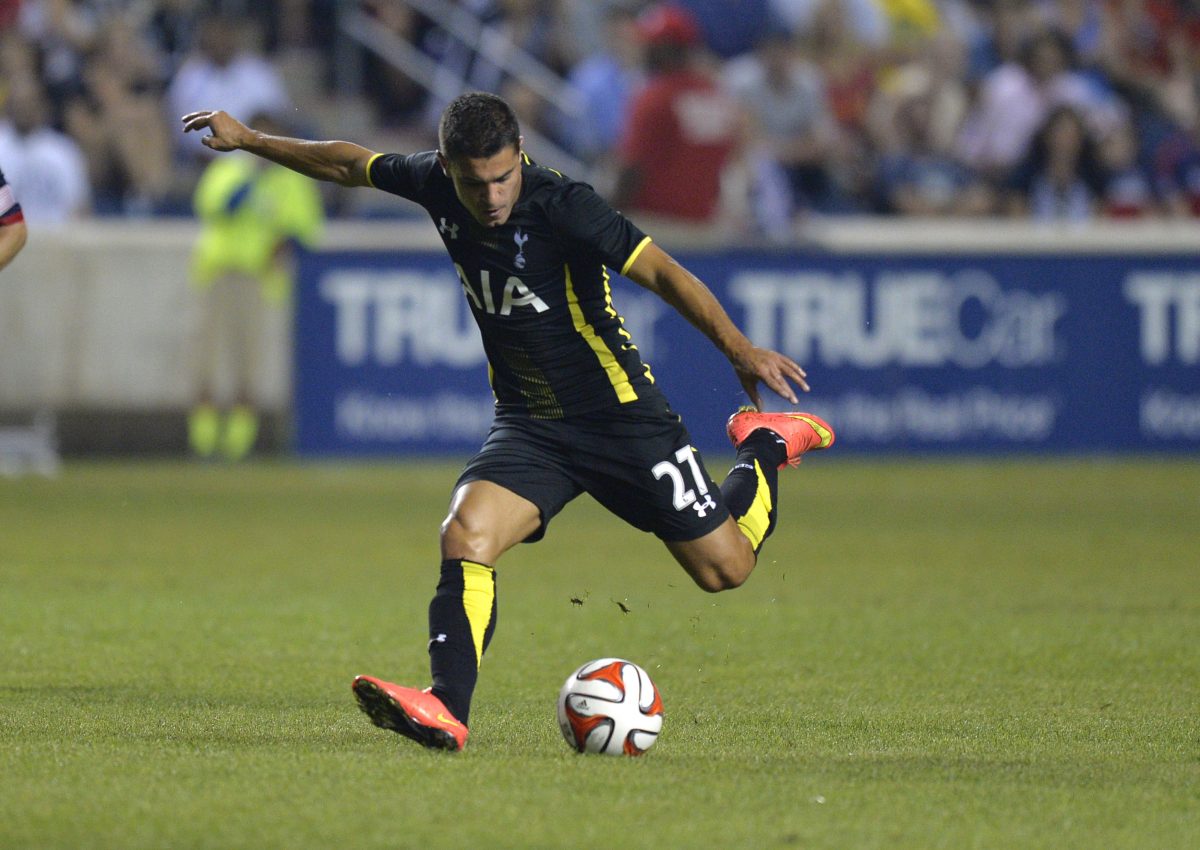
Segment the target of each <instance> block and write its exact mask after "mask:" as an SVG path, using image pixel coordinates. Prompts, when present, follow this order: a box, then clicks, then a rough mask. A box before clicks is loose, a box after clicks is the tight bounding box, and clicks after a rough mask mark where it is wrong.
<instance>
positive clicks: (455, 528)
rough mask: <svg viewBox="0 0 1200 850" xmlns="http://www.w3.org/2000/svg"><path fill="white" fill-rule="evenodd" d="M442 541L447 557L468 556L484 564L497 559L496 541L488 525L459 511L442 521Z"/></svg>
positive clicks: (443, 550)
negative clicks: (473, 519) (475, 520)
mask: <svg viewBox="0 0 1200 850" xmlns="http://www.w3.org/2000/svg"><path fill="white" fill-rule="evenodd" d="M441 543H442V552H443V553H445V554H446V556H447V557H453V558H467V559H469V560H472V561H477V562H479V563H484V564H490V563H492V561H493V560H494V559H495V552H494V550H495V546H496V541H495V540H494V536H493V535H492V534H491V533H490V532H489V530H488V529H487V527H486V525H485V524H484V523H480V522H473V521H472V520H471V518H470V517H469V516H463V515H461V514H459V513H451V514H450V515H449V516H447V517H446V519H445V520H444V521H443V522H442V533H441Z"/></svg>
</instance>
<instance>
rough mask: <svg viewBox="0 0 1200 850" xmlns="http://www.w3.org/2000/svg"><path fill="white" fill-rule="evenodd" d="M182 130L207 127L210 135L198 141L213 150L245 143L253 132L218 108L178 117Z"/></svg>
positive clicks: (231, 148) (232, 148)
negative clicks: (181, 122)
mask: <svg viewBox="0 0 1200 850" xmlns="http://www.w3.org/2000/svg"><path fill="white" fill-rule="evenodd" d="M180 120H181V121H183V132H185V133H190V132H191V131H193V130H204V129H208V130H209V132H210V134H211V135H208V136H203V137H201V139H200V143H201V144H203V145H205V146H206V147H210V148H212V149H213V150H215V151H233V150H237V149H238V148H241V147H243V146H244V145H245V143H246V141H247V140H248V139H249V138H250V136H251V134H252V133H253V132H254V131H253V130H251V129H250V128H249V127H247V126H246V125H245V124H243V123H242V122H241V121H238V120H237V119H236V118H234V117H233V116H232V115H230V114H229V113H228V112H223V111H222V110H220V109H217V110H213V111H209V110H205V111H203V112H189V113H188V114H187V115H185V116H183V118H181V119H180Z"/></svg>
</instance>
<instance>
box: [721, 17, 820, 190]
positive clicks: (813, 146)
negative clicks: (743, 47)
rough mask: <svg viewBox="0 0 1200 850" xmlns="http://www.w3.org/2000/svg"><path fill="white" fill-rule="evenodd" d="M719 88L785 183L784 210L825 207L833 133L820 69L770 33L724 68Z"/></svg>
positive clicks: (779, 33) (777, 32) (784, 37)
mask: <svg viewBox="0 0 1200 850" xmlns="http://www.w3.org/2000/svg"><path fill="white" fill-rule="evenodd" d="M725 85H726V87H727V89H728V91H729V92H730V94H732V95H733V96H734V97H735V98H736V99H737V100H738V102H739V103H740V104H741V105H742V107H743V109H744V110H745V113H746V117H747V120H748V122H749V125H750V135H751V137H752V138H753V139H754V142H755V146H756V147H757V148H759V150H760V151H761V152H762V154H763V155H765V156H766V157H768V158H769V160H770V162H771V163H773V164H774V165H775V166H777V168H778V173H779V174H780V175H781V176H782V178H783V180H784V181H785V186H784V187H782V189H783V192H784V193H785V196H786V199H787V204H788V207H789V208H790V209H791V210H796V209H803V210H808V209H816V210H818V211H824V210H827V209H829V207H830V199H831V193H832V181H831V178H830V175H829V171H828V162H829V158H830V154H831V152H832V151H833V150H834V147H835V145H836V143H837V138H838V132H837V126H836V123H835V122H834V120H833V115H832V114H831V113H830V110H829V104H828V103H827V102H826V99H825V81H824V79H823V77H822V76H821V72H820V69H818V68H817V67H816V66H815V65H814V64H812V63H811V62H806V61H803V60H802V59H801V58H800V57H799V56H798V55H797V51H796V48H795V45H794V43H793V41H792V39H791V37H790V36H789V35H788V33H787V32H786V31H784V30H781V29H773V30H772V31H770V32H768V33H767V35H766V36H764V37H763V38H762V39H761V40H760V41H759V43H758V45H757V47H756V48H755V50H754V52H753V53H752V54H750V55H748V56H744V57H742V58H740V59H735V60H734V61H732V62H730V63H729V64H728V65H727V66H726V68H725ZM759 173H760V174H764V172H762V171H761V170H760V171H759ZM770 173H771V172H766V174H770ZM760 179H761V178H760Z"/></svg>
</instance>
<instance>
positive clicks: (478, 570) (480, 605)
mask: <svg viewBox="0 0 1200 850" xmlns="http://www.w3.org/2000/svg"><path fill="white" fill-rule="evenodd" d="M462 571H463V608H464V609H465V610H466V612H467V622H469V623H470V624H471V638H472V639H473V640H474V641H475V666H476V667H478V666H479V665H480V664H481V663H483V636H484V635H485V634H486V633H487V628H488V624H489V623H491V621H492V602H493V601H494V600H495V598H496V578H495V571H494V570H493V569H492V568H491V567H485V566H484V565H483V564H476V563H475V562H474V561H463V562H462Z"/></svg>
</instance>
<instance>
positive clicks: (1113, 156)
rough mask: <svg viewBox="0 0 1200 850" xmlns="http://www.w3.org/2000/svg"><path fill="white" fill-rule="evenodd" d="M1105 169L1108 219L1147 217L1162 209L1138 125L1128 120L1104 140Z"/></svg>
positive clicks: (1104, 198) (1103, 209) (1104, 203)
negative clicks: (1145, 163)
mask: <svg viewBox="0 0 1200 850" xmlns="http://www.w3.org/2000/svg"><path fill="white" fill-rule="evenodd" d="M1100 162H1101V165H1102V166H1103V168H1104V189H1103V196H1102V198H1101V212H1102V213H1103V215H1104V216H1105V217H1107V218H1143V217H1146V216H1151V215H1155V214H1158V213H1159V212H1161V204H1160V203H1159V200H1158V196H1157V193H1156V191H1155V188H1154V180H1153V178H1152V177H1151V175H1150V171H1149V169H1147V168H1146V167H1145V166H1143V164H1142V159H1141V157H1140V152H1139V150H1138V137H1137V132H1136V130H1135V129H1134V125H1133V124H1132V123H1131V122H1129V121H1125V122H1123V123H1122V124H1120V125H1119V126H1118V127H1116V128H1114V129H1113V130H1112V131H1111V132H1109V134H1108V135H1107V136H1105V137H1104V138H1103V139H1102V140H1101V142H1100Z"/></svg>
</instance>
